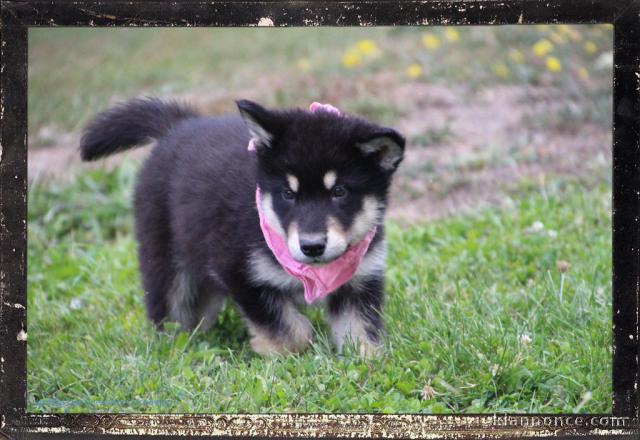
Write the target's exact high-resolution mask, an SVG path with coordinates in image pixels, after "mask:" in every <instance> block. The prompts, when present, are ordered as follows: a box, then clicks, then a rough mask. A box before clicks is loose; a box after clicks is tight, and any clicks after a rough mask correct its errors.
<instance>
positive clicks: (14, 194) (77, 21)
mask: <svg viewBox="0 0 640 440" xmlns="http://www.w3.org/2000/svg"><path fill="white" fill-rule="evenodd" d="M542 23H546V24H561V23H564V24H589V23H591V24H593V23H611V24H613V25H614V63H613V64H614V67H613V89H614V90H613V109H612V111H613V162H612V164H613V165H612V173H613V179H612V187H613V188H612V200H613V209H612V259H613V273H612V295H613V299H612V325H613V341H612V375H613V377H612V388H613V393H612V394H613V395H612V413H611V414H591V415H586V414H581V415H573V414H561V415H555V414H552V415H550V414H546V415H545V414H534V415H532V414H493V415H487V414H482V415H420V414H404V415H397V414H392V415H383V414H211V415H204V414H198V415H188V414H162V415H160V414H35V413H27V412H26V401H27V398H26V393H27V387H26V365H27V363H26V360H27V359H26V357H27V347H26V343H27V310H26V307H27V298H26V286H27V280H26V272H27V271H26V268H27V260H26V255H27V222H26V219H27V60H28V58H27V55H28V28H29V27H53V26H99V27H112V26H230V27H239V26H277V27H278V26H382V25H417V26H428V25H503V24H519V25H527V24H542ZM1 32H2V35H1V47H0V51H1V67H0V77H1V78H0V437H3V436H6V437H8V438H13V437H14V436H16V435H20V436H22V435H36V434H46V433H50V434H54V433H58V434H116V435H126V434H129V435H131V434H137V435H197V436H224V437H266V436H274V437H358V438H380V437H384V438H418V437H438V438H479V437H483V438H486V437H491V438H512V437H516V436H517V437H533V436H535V437H540V436H544V437H547V436H553V437H563V436H578V435H579V436H583V435H605V434H609V435H618V436H627V435H629V436H635V435H638V434H639V433H640V423H639V419H640V391H639V390H638V384H639V382H640V364H639V358H640V345H639V342H638V341H639V338H640V0H550V1H543V0H518V1H510V0H502V1H495V0H469V1H455V0H454V1H433V0H422V1H413V0H412V1H387V0H379V1H375V0H364V1H327V0H322V1H315V2H310V1H291V2H287V1H264V0H263V1H229V0H227V1H192V0H189V1H173V2H165V1H122V0H115V1H104V2H98V1H85V0H79V1H72V0H60V1H56V2H47V1H6V2H3V3H2V11H1ZM265 32H268V30H265ZM579 419H580V423H578V421H579Z"/></svg>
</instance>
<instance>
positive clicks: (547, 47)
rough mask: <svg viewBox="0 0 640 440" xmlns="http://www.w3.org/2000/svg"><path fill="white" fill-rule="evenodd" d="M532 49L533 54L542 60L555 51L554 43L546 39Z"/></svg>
mask: <svg viewBox="0 0 640 440" xmlns="http://www.w3.org/2000/svg"><path fill="white" fill-rule="evenodd" d="M532 49H533V53H534V54H535V55H536V56H537V57H540V58H542V57H543V56H545V55H546V54H548V53H549V52H551V51H552V50H553V43H551V41H549V40H547V39H546V38H543V39H542V40H539V41H538V42H536V44H534V45H533V46H532Z"/></svg>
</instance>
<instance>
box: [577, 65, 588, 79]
mask: <svg viewBox="0 0 640 440" xmlns="http://www.w3.org/2000/svg"><path fill="white" fill-rule="evenodd" d="M578 76H579V77H580V79H589V71H588V70H587V69H586V68H584V67H581V68H579V69H578Z"/></svg>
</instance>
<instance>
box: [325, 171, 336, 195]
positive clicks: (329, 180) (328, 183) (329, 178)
mask: <svg viewBox="0 0 640 440" xmlns="http://www.w3.org/2000/svg"><path fill="white" fill-rule="evenodd" d="M337 179H338V175H337V174H336V172H335V171H333V170H332V171H328V172H327V173H326V174H325V175H324V177H323V178H322V181H323V183H324V187H325V188H327V189H328V190H331V188H333V185H335V184H336V180H337Z"/></svg>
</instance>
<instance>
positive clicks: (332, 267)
mask: <svg viewBox="0 0 640 440" xmlns="http://www.w3.org/2000/svg"><path fill="white" fill-rule="evenodd" d="M309 110H310V111H312V112H316V111H317V110H323V111H327V112H331V113H336V114H338V115H341V114H342V113H341V112H340V110H338V109H337V108H335V107H333V106H331V105H329V104H320V103H317V102H314V103H313V104H311V106H310V107H309ZM248 149H249V150H255V143H254V141H253V139H252V140H251V141H250V142H249V147H248ZM261 201H262V195H261V193H260V188H259V187H258V188H256V206H257V207H258V216H259V217H260V228H261V229H262V234H263V235H264V239H265V241H266V242H267V245H268V246H269V249H271V252H273V255H274V256H275V257H276V260H278V263H280V265H281V266H282V268H283V269H284V270H285V271H286V272H287V273H288V274H289V275H291V276H292V277H294V278H297V279H298V280H300V281H302V285H303V286H304V299H305V300H306V301H307V304H311V303H312V302H314V301H315V300H317V299H319V298H324V297H325V296H327V295H328V294H330V293H331V292H334V291H335V290H337V289H338V288H339V287H340V286H342V285H343V284H345V283H346V282H347V281H349V280H350V279H351V277H353V275H354V274H355V273H356V271H357V270H358V267H359V266H360V262H361V261H362V259H363V258H364V255H365V254H366V253H367V250H368V249H369V245H370V244H371V240H373V237H375V235H376V231H377V227H375V226H374V227H373V228H372V229H371V230H370V231H369V232H368V233H367V235H366V236H365V237H364V238H363V239H362V240H361V241H360V242H359V243H356V244H355V245H353V246H351V247H350V248H349V249H347V251H346V252H345V253H344V254H342V255H341V256H340V257H338V258H336V259H335V260H333V261H332V262H331V263H328V264H325V265H322V266H312V265H309V264H304V263H300V262H299V261H296V260H294V259H293V257H292V256H291V252H289V247H288V246H287V243H285V241H284V238H283V237H281V236H280V235H279V234H278V233H277V232H276V231H274V230H273V228H272V227H271V226H270V225H269V223H267V220H266V219H265V217H264V214H263V212H262V203H261Z"/></svg>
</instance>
